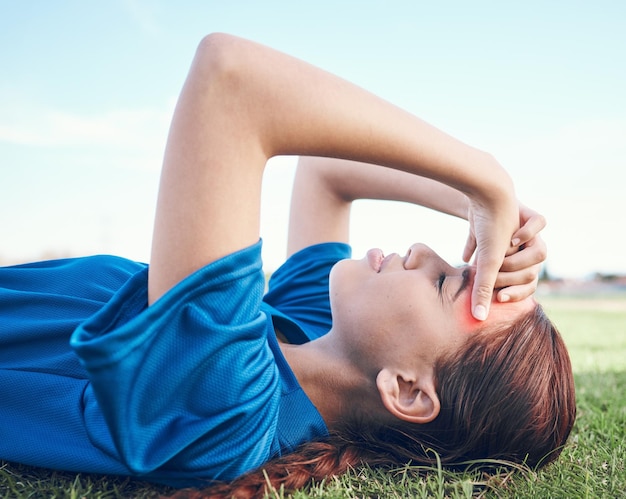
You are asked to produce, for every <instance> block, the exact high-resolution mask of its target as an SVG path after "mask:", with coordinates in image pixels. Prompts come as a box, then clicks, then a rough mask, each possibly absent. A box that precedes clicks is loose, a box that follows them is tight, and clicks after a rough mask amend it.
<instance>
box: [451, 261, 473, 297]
mask: <svg viewBox="0 0 626 499" xmlns="http://www.w3.org/2000/svg"><path fill="white" fill-rule="evenodd" d="M461 277H462V278H463V281H462V282H461V286H460V287H459V289H458V291H457V292H456V293H455V295H454V296H453V297H452V301H456V299H457V298H458V297H459V296H460V295H461V293H462V292H463V291H464V290H465V288H467V285H468V284H469V282H470V268H469V267H465V268H464V269H463V273H462V274H461Z"/></svg>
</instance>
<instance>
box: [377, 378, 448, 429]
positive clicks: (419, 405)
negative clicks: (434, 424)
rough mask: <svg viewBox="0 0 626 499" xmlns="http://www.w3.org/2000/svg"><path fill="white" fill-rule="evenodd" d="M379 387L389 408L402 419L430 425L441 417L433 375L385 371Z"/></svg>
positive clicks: (378, 383)
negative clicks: (418, 375)
mask: <svg viewBox="0 0 626 499" xmlns="http://www.w3.org/2000/svg"><path fill="white" fill-rule="evenodd" d="M376 386H377V387H378V392H379V394H380V398H381V400H382V402H383V405H384V406H385V408H386V409H387V410H388V411H389V412H390V413H391V414H393V415H394V416H395V417H397V418H398V419H402V420H404V421H408V422H410V423H421V424H424V423H429V422H431V421H432V420H433V419H435V418H436V417H437V416H438V415H439V410H440V408H441V407H440V403H439V396H438V395H437V392H436V390H435V383H434V378H433V376H432V375H422V376H420V377H417V376H413V375H411V374H408V373H401V372H398V371H395V370H392V369H387V368H383V369H382V370H381V371H380V372H379V373H378V376H376Z"/></svg>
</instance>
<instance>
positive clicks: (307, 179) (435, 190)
mask: <svg viewBox="0 0 626 499" xmlns="http://www.w3.org/2000/svg"><path fill="white" fill-rule="evenodd" d="M357 199H382V200H391V201H403V202H407V203H412V204H417V205H421V206H425V207H427V208H431V209H433V210H437V211H440V212H442V213H446V214H448V215H453V216H456V217H459V218H463V219H467V210H468V205H469V204H468V199H467V196H465V195H464V194H463V193H461V192H460V191H457V190H456V189H453V188H451V187H448V186H447V185H445V184H442V183H441V182H437V181H435V180H431V179H429V178H426V177H422V176H419V175H411V174H409V173H406V172H403V171H398V170H392V169H391V168H382V167H380V166H378V165H370V164H366V163H360V162H357V161H349V160H344V159H335V158H320V157H311V156H302V157H300V159H299V161H298V168H297V170H296V176H295V179H294V185H293V191H292V195H291V208H290V212H289V235H288V236H289V237H288V240H287V254H288V255H291V254H293V253H295V252H296V251H298V250H300V249H302V248H305V247H307V246H310V245H312V244H317V243H321V242H327V241H339V242H348V236H349V231H350V208H351V206H352V202H353V201H356V200H357Z"/></svg>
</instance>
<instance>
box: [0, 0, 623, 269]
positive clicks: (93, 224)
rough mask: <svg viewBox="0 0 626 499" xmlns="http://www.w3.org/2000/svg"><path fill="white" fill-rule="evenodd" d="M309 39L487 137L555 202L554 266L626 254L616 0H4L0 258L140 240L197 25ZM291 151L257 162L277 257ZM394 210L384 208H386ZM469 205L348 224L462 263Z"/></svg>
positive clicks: (458, 129) (360, 76) (476, 139)
mask: <svg viewBox="0 0 626 499" xmlns="http://www.w3.org/2000/svg"><path fill="white" fill-rule="evenodd" d="M212 31H225V32H230V33H234V34H237V35H240V36H244V37H248V38H252V39H254V40H257V41H259V42H262V43H265V44H268V45H271V46H273V47H275V48H277V49H279V50H282V51H285V52H288V53H290V54H292V55H295V56H297V57H300V58H303V59H305V60H307V61H309V62H311V63H313V64H316V65H318V66H321V67H323V68H325V69H327V70H329V71H331V72H334V73H337V74H339V75H340V76H342V77H345V78H347V79H349V80H352V81H354V82H355V83H357V84H359V85H361V86H363V87H365V88H367V89H369V90H371V91H373V92H375V93H377V94H379V95H381V96H383V97H384V98H386V99H388V100H390V101H392V102H394V103H396V104H398V105H400V106H403V107H405V108H407V109H408V110H409V111H411V112H413V113H415V114H417V115H419V116H420V117H422V118H424V119H426V120H427V121H430V122H431V123H433V124H435V125H437V126H438V127H440V128H442V129H444V130H446V131H448V132H449V133H451V134H453V135H455V136H457V137H459V138H460V139H462V140H464V141H465V142H468V143H470V144H472V145H475V146H477V147H480V148H482V149H485V150H487V151H489V152H491V153H493V154H494V155H495V156H496V157H497V158H498V159H499V161H500V162H501V163H502V164H503V165H504V166H505V167H506V168H507V169H508V170H509V172H510V173H511V175H512V176H513V178H514V180H515V182H516V185H517V192H518V195H519V197H520V199H522V200H523V201H524V202H526V203H527V204H529V205H530V206H533V207H535V208H536V209H537V210H538V211H540V212H542V213H544V214H545V215H546V217H547V218H548V222H549V225H548V228H547V229H546V230H545V237H544V238H545V239H546V241H547V242H548V246H549V260H548V268H549V270H550V271H551V272H552V273H554V274H557V275H561V276H565V277H584V276H586V275H588V274H589V273H591V272H594V271H602V272H626V258H624V257H623V254H624V250H623V243H624V239H625V238H624V235H623V227H624V223H623V217H624V214H625V213H626V196H624V193H623V191H624V186H625V185H626V173H625V172H626V96H625V94H626V92H625V91H624V89H625V88H626V64H624V50H625V49H626V3H625V2H622V1H619V0H613V1H604V0H600V1H595V2H580V1H552V2H540V1H528V2H502V1H500V2H496V1H492V2H485V1H476V2H464V1H442V2H431V1H429V2H425V1H416V0H413V1H408V0H406V1H386V2H383V1H365V0H361V1H358V2H356V1H344V2H330V1H323V0H317V1H315V2H308V1H302V2H288V1H284V2H277V1H267V0H265V1H257V2H253V1H232V2H225V1H223V0H220V1H202V2H201V1H195V2H194V1H189V2H164V1H159V0H155V1H148V0H132V1H131V0H109V1H107V2H84V1H78V0H74V1H72V0H58V1H55V2H49V1H44V0H32V1H28V2H25V1H24V2H10V1H8V0H0V47H2V48H1V49H0V68H1V73H0V75H1V76H0V165H1V166H0V171H1V176H0V227H2V234H3V237H2V239H1V243H0V261H3V262H5V263H8V262H16V261H23V260H28V259H33V258H41V257H48V256H65V255H84V254H93V253H114V254H119V255H123V256H127V257H130V258H134V259H138V260H147V259H148V258H149V248H150V232H151V227H152V217H153V211H154V202H155V196H156V190H157V185H158V174H159V167H160V162H161V156H162V152H163V146H164V143H165V138H166V134H167V128H168V122H169V118H170V116H171V112H172V109H173V105H174V102H175V99H176V95H177V93H178V91H179V89H180V87H181V84H182V82H183V79H184V77H185V74H186V70H187V68H188V65H189V62H190V61H191V58H192V56H193V53H194V50H195V47H196V45H197V42H198V41H199V40H200V38H201V37H202V36H203V35H204V34H206V33H209V32H212ZM292 175H293V160H292V159H291V158H278V159H276V160H273V161H272V162H271V164H270V165H269V166H268V169H267V175H266V181H265V187H264V192H265V200H264V204H263V227H262V231H263V232H262V235H263V238H264V241H265V249H264V257H265V260H266V263H267V267H268V269H270V270H271V269H273V268H275V267H276V266H277V265H278V264H279V263H280V261H281V259H282V256H283V250H284V244H285V237H286V234H285V231H284V230H283V229H281V227H283V226H284V225H285V224H286V215H285V213H286V209H287V206H288V202H289V187H290V184H291V179H292ZM389 220H394V223H393V224H392V223H389ZM465 235H466V227H465V224H464V223H462V222H460V221H456V220H448V219H447V218H446V217H443V216H441V215H438V214H434V213H430V212H427V211H426V210H423V209H417V208H415V207H410V206H403V205H399V204H396V203H368V202H363V203H359V204H358V205H357V206H356V207H355V210H354V223H353V240H354V245H355V253H356V255H359V254H360V253H362V252H364V251H365V250H366V249H367V248H369V247H373V246H380V247H383V249H385V250H386V251H398V252H402V251H405V249H406V247H407V246H408V245H409V244H411V243H412V242H414V241H423V242H426V243H427V244H429V245H431V246H432V247H433V248H434V249H436V250H437V251H438V252H439V253H440V254H442V255H443V256H444V257H445V258H447V259H448V260H450V261H451V263H458V262H459V260H460V254H461V251H462V246H463V242H464V240H465Z"/></svg>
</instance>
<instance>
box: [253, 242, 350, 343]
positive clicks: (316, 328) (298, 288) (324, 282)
mask: <svg viewBox="0 0 626 499" xmlns="http://www.w3.org/2000/svg"><path fill="white" fill-rule="evenodd" d="M351 256H352V250H351V248H350V246H348V245H347V244H343V243H322V244H316V245H313V246H309V247H307V248H304V249H303V250H300V251H298V252H297V253H294V254H293V255H292V256H291V257H289V259H287V261H286V262H285V263H284V264H283V265H282V266H281V267H280V268H279V269H278V270H277V271H276V272H274V274H272V277H271V279H270V281H269V284H268V292H267V293H266V295H265V297H264V299H263V301H265V302H266V303H267V304H269V305H271V306H272V307H274V308H275V309H276V310H278V311H279V312H281V313H282V314H284V315H285V316H287V317H288V318H289V319H291V320H293V321H295V322H296V323H297V324H298V325H299V326H300V327H301V328H302V329H303V330H304V331H305V332H306V335H307V337H308V339H309V340H313V339H315V338H319V337H320V336H323V335H324V334H326V333H327V332H328V331H329V330H330V328H331V326H332V317H331V312H330V300H329V297H328V277H329V274H330V270H331V269H332V268H333V266H334V265H335V264H336V263H337V262H338V261H339V260H344V259H346V258H350V257H351Z"/></svg>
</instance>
